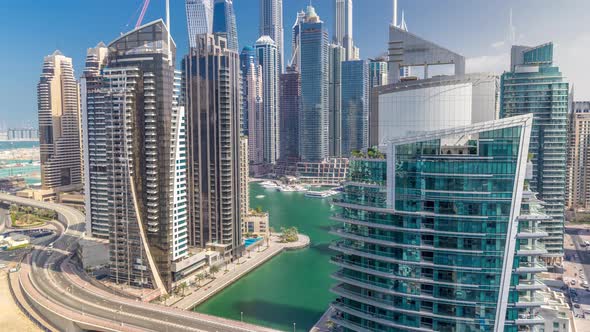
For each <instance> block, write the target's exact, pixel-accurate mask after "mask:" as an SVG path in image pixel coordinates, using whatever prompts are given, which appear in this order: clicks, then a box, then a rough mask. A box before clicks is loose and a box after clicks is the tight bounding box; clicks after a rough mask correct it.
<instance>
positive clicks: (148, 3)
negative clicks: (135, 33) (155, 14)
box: [135, 0, 150, 29]
mask: <svg viewBox="0 0 590 332" xmlns="http://www.w3.org/2000/svg"><path fill="white" fill-rule="evenodd" d="M149 5H150V0H144V1H143V7H142V8H141V14H139V17H138V18H137V23H135V28H136V29H137V28H139V27H140V26H141V22H142V21H143V18H144V16H145V12H146V11H147V9H148V6H149Z"/></svg>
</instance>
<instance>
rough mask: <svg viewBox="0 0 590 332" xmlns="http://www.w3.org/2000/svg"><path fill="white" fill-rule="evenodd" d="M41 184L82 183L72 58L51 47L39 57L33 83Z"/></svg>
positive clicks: (58, 186)
mask: <svg viewBox="0 0 590 332" xmlns="http://www.w3.org/2000/svg"><path fill="white" fill-rule="evenodd" d="M37 106H38V118H39V148H40V161H41V186H42V188H43V189H56V190H60V189H61V188H77V187H81V186H82V146H81V144H82V141H81V138H80V129H81V126H80V121H81V119H80V91H79V86H78V82H77V81H76V78H75V76H74V67H73V66H72V59H71V58H68V57H65V56H64V55H63V54H62V53H61V52H59V51H55V52H54V53H53V54H51V55H49V56H46V57H45V59H44V61H43V72H42V73H41V77H40V79H39V83H38V84H37Z"/></svg>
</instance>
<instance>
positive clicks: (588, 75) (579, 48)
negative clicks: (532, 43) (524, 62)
mask: <svg viewBox="0 0 590 332" xmlns="http://www.w3.org/2000/svg"><path fill="white" fill-rule="evenodd" d="M554 51H555V54H554V61H555V63H556V64H557V66H559V69H560V70H561V72H562V73H563V74H564V76H565V78H566V80H567V81H568V82H569V83H570V86H571V85H572V84H573V85H574V87H575V94H574V99H575V100H579V101H581V100H590V69H589V67H588V64H587V62H586V59H587V58H588V55H589V54H590V33H586V34H581V35H578V36H577V37H575V38H573V40H572V41H571V42H566V43H563V42H562V43H559V45H555V50H554Z"/></svg>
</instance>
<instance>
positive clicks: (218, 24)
mask: <svg viewBox="0 0 590 332" xmlns="http://www.w3.org/2000/svg"><path fill="white" fill-rule="evenodd" d="M212 29H213V33H215V34H223V35H224V36H225V38H226V39H227V44H228V47H229V49H230V50H232V51H234V52H239V51H238V50H239V48H238V47H239V44H238V26H237V24H236V14H235V12H234V4H233V1H232V0H215V2H214V4H213V27H212Z"/></svg>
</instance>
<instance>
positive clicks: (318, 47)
mask: <svg viewBox="0 0 590 332" xmlns="http://www.w3.org/2000/svg"><path fill="white" fill-rule="evenodd" d="M300 52H301V53H300V60H301V69H300V70H301V112H299V153H300V156H301V159H302V160H303V161H314V162H315V161H322V160H324V159H325V158H327V157H328V124H329V122H328V107H329V105H328V31H327V30H326V28H325V26H324V22H322V21H321V20H320V17H319V16H318V15H317V14H316V12H315V9H314V8H313V7H312V6H308V7H307V12H306V16H305V21H304V23H302V24H301V40H300Z"/></svg>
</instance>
